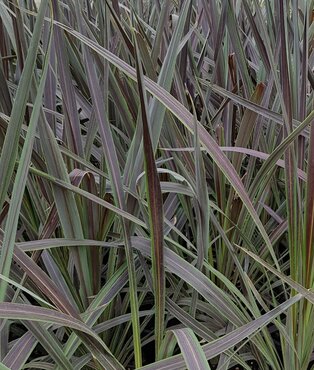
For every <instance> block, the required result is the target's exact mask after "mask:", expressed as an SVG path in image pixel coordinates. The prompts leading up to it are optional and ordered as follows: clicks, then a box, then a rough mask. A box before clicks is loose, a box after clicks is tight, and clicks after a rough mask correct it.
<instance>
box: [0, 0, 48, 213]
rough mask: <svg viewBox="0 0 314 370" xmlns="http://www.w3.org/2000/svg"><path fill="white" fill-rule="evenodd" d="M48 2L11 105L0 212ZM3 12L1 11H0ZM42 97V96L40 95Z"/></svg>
mask: <svg viewBox="0 0 314 370" xmlns="http://www.w3.org/2000/svg"><path fill="white" fill-rule="evenodd" d="M47 4H48V0H44V1H42V2H41V5H40V8H39V12H38V15H37V17H36V24H35V27H34V32H33V36H32V39H31V42H30V45H29V48H28V53H27V57H26V61H25V65H24V69H23V73H22V75H21V79H20V81H19V84H18V87H17V91H16V96H15V99H14V103H13V108H12V112H11V117H10V123H9V125H8V130H7V133H6V136H5V140H4V144H3V148H2V151H1V157H0V178H1V187H0V210H2V207H3V203H4V200H5V197H6V194H7V191H8V188H9V184H10V180H11V177H12V174H13V171H14V166H15V160H16V157H17V153H18V142H19V137H20V132H21V127H22V124H23V120H24V113H25V109H26V103H27V99H28V96H29V91H30V88H31V83H32V78H33V71H34V68H35V63H36V58H37V51H38V47H39V42H40V37H41V30H42V26H43V21H44V16H45V12H46V8H47ZM1 11H3V10H1ZM41 95H42V94H41Z"/></svg>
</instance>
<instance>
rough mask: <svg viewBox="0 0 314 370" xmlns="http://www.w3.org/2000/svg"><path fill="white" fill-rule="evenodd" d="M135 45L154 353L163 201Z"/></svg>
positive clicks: (160, 312)
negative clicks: (150, 257)
mask: <svg viewBox="0 0 314 370" xmlns="http://www.w3.org/2000/svg"><path fill="white" fill-rule="evenodd" d="M135 44H136V71H137V81H138V91H139V96H140V102H141V116H142V122H143V145H144V147H143V149H144V165H145V178H146V194H147V197H148V211H149V225H150V233H151V249H152V265H153V285H154V295H155V353H156V356H158V352H159V349H160V346H161V342H162V339H163V332H164V317H165V271H164V251H163V240H164V237H163V202H162V194H161V188H160V182H159V177H158V174H157V167H156V163H155V157H154V149H153V146H152V141H151V136H150V129H149V124H148V117H147V100H146V92H145V88H144V81H143V80H144V78H143V70H142V65H141V61H140V54H139V49H138V46H137V42H136V39H135Z"/></svg>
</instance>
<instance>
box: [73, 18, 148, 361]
mask: <svg viewBox="0 0 314 370" xmlns="http://www.w3.org/2000/svg"><path fill="white" fill-rule="evenodd" d="M80 17H81V14H80V12H79V11H77V19H78V24H79V27H80V29H81V30H82V29H83V27H82V22H81V19H80ZM83 55H84V59H85V63H86V66H87V67H86V74H87V77H88V86H89V90H90V93H91V98H92V101H93V105H94V107H95V116H96V117H97V120H98V122H99V132H100V136H101V140H102V144H103V145H102V148H103V151H104V155H105V160H106V163H107V167H108V170H109V176H110V182H111V184H112V189H113V195H114V198H115V203H116V205H117V206H118V207H119V208H120V209H121V210H125V209H126V204H125V196H124V191H123V186H122V181H121V173H120V169H119V161H118V156H117V152H116V147H115V143H114V139H113V135H112V132H111V128H110V124H109V120H108V117H107V112H106V111H105V109H104V103H103V102H104V99H103V94H102V93H101V87H100V84H99V78H98V77H97V74H96V69H95V65H94V60H93V58H92V55H91V53H90V50H89V49H88V48H86V47H85V45H83ZM121 224H122V231H123V237H124V241H125V255H126V260H127V263H128V269H129V284H130V288H129V294H130V302H131V312H132V329H133V343H134V356H135V362H136V366H137V367H139V366H141V363H142V350H141V343H140V331H139V327H140V325H139V317H138V298H137V286H136V276H135V267H134V258H133V251H132V248H131V242H130V235H129V234H130V233H129V228H128V225H127V222H126V220H125V219H123V218H121Z"/></svg>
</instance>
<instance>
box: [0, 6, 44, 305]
mask: <svg viewBox="0 0 314 370" xmlns="http://www.w3.org/2000/svg"><path fill="white" fill-rule="evenodd" d="M47 4H48V0H46V1H43V2H42V3H41V6H40V11H39V15H38V18H37V21H36V25H35V30H34V34H33V39H34V40H32V42H33V43H34V44H35V45H33V47H34V48H35V46H36V45H37V47H38V40H37V39H38V38H39V35H40V31H41V27H42V22H43V17H44V14H45V11H46V8H47ZM49 52H50V45H49V46H48V50H47V52H46V56H45V63H44V69H43V73H42V77H41V80H40V85H39V88H38V93H37V97H36V100H35V104H34V108H33V111H32V115H31V118H30V123H29V126H28V130H27V134H26V138H25V142H24V146H23V150H22V154H21V160H20V164H19V167H18V170H17V174H16V178H15V182H14V186H13V193H12V198H11V204H10V208H9V213H8V218H7V222H6V227H5V233H4V239H3V244H2V249H1V257H0V273H1V274H2V275H4V276H5V277H8V276H9V273H10V267H11V262H12V256H13V250H14V243H15V234H16V231H17V225H18V220H19V213H20V208H21V204H22V198H23V194H24V189H25V185H26V180H27V174H28V168H29V164H30V160H31V156H32V149H33V144H34V140H35V132H36V127H37V122H38V118H39V113H40V109H41V103H42V96H43V91H44V87H45V82H46V76H47V71H48V60H49ZM29 53H35V54H36V53H37V48H36V50H32V49H31V50H30V51H29ZM34 62H35V60H34V59H33V56H31V57H30V58H29V59H28V60H27V61H26V65H27V67H28V68H32V69H28V68H27V69H26V66H25V69H24V72H23V74H24V73H29V75H30V77H25V78H26V80H23V81H21V82H20V84H21V85H22V87H21V89H22V88H24V89H23V90H22V92H23V93H24V95H22V92H21V96H20V95H18V94H17V96H16V98H15V102H14V106H16V108H13V112H12V116H11V119H13V118H17V123H15V122H14V121H13V122H12V124H11V121H10V124H9V127H8V132H7V135H6V138H5V143H4V148H3V151H2V155H1V158H0V173H1V177H2V180H3V181H4V182H6V181H8V180H7V178H9V179H10V177H11V175H12V171H13V168H14V162H15V158H16V154H17V150H18V138H19V134H20V127H21V125H22V122H23V115H20V116H19V117H15V115H14V113H15V110H19V111H21V107H20V106H19V105H18V106H17V105H16V104H22V110H23V105H25V106H26V99H27V97H28V88H29V85H30V82H31V77H32V75H33V68H34ZM29 79H30V80H29ZM24 81H25V82H24ZM24 84H25V86H24ZM18 91H20V90H18ZM15 125H19V127H16V126H15ZM11 126H13V127H15V130H16V132H13V133H12V132H11ZM12 134H13V135H12ZM11 140H13V145H12V142H11ZM6 143H9V147H11V150H12V152H11V153H8V152H7V146H6ZM12 157H13V163H10V162H11V161H12ZM2 163H10V165H9V167H7V168H6V171H4V172H1V170H2V167H1V164H2ZM0 189H1V190H0V207H1V201H2V200H1V199H4V198H3V197H4V196H5V194H4V195H1V191H5V193H6V191H7V188H6V185H4V186H1V187H0ZM7 285H8V282H7V281H6V280H1V281H0V302H2V301H3V300H4V298H5V295H6V289H7Z"/></svg>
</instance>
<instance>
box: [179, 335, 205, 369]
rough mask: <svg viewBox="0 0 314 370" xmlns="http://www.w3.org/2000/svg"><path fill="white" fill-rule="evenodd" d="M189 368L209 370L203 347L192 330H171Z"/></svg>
mask: <svg viewBox="0 0 314 370" xmlns="http://www.w3.org/2000/svg"><path fill="white" fill-rule="evenodd" d="M173 333H174V335H175V336H176V338H177V341H178V344H179V347H180V349H181V352H182V355H183V357H184V361H185V363H186V366H187V368H188V369H189V370H210V367H209V364H208V361H207V359H206V356H205V353H204V351H203V348H202V347H201V345H200V343H199V341H198V340H197V338H196V335H195V334H194V333H193V330H191V329H189V328H184V329H176V330H173Z"/></svg>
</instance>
